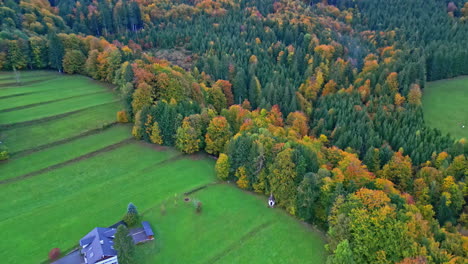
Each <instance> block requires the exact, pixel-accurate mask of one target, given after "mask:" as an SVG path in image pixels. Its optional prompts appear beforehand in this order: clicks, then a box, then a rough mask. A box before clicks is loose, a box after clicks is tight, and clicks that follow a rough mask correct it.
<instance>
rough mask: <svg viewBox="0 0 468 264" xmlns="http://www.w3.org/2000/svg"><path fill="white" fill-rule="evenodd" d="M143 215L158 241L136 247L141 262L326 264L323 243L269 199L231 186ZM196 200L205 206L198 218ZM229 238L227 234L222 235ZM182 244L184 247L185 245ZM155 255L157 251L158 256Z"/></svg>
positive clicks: (171, 202)
mask: <svg viewBox="0 0 468 264" xmlns="http://www.w3.org/2000/svg"><path fill="white" fill-rule="evenodd" d="M190 198H191V199H192V200H191V201H189V202H185V201H183V198H182V197H177V198H174V199H170V200H169V201H166V202H165V208H166V211H165V213H163V212H162V211H161V206H156V207H153V208H152V209H150V210H148V211H146V212H145V213H144V219H145V220H147V221H149V222H150V223H151V224H152V226H153V228H154V231H155V233H156V239H155V243H153V242H151V243H148V244H146V245H142V246H138V247H137V254H136V255H137V257H138V260H137V262H138V263H215V262H217V263H323V261H324V254H323V252H324V251H323V242H322V241H321V239H320V238H319V237H318V236H317V235H316V234H313V233H312V232H310V231H311V230H310V229H309V227H306V226H305V225H303V224H301V223H299V222H297V221H295V220H294V219H293V218H291V217H290V216H288V215H286V214H285V212H284V211H283V210H280V209H270V208H267V204H266V197H263V196H257V195H253V194H250V193H246V192H243V191H241V190H239V189H237V188H235V187H233V186H230V185H227V184H221V185H214V186H209V187H207V188H206V189H203V190H201V191H199V192H196V193H194V194H192V195H191V196H190ZM194 200H197V201H200V202H202V204H203V206H202V208H203V209H202V212H201V213H200V214H197V213H196V212H195V207H194V205H193V202H192V201H194ZM222 234H224V235H222ZM181 244H182V245H183V246H182V247H181V246H180V245H181ZM155 252H157V253H156V254H155Z"/></svg>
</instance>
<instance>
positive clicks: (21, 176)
mask: <svg viewBox="0 0 468 264" xmlns="http://www.w3.org/2000/svg"><path fill="white" fill-rule="evenodd" d="M132 140H133V139H124V140H122V141H120V142H119V143H115V144H112V145H109V146H107V147H104V148H101V149H98V150H95V151H92V152H89V153H86V154H84V155H82V156H79V157H76V158H74V159H71V160H67V161H65V162H62V163H58V164H54V165H51V166H49V167H46V168H43V169H40V170H37V171H33V172H30V173H26V174H23V175H20V176H17V177H13V178H7V179H4V180H0V184H8V183H11V182H17V181H21V180H24V179H26V178H29V177H33V176H36V175H39V174H41V173H45V172H47V171H50V170H54V169H58V168H62V167H65V166H67V165H70V164H73V163H76V162H79V161H82V160H85V159H89V158H92V157H94V156H97V155H99V154H101V153H105V152H108V151H111V150H113V149H116V148H119V147H121V146H123V145H126V144H128V143H130V142H131V141H132Z"/></svg>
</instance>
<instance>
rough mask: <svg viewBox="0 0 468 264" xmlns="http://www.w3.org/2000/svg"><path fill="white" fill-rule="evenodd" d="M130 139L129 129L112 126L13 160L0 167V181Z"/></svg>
mask: <svg viewBox="0 0 468 264" xmlns="http://www.w3.org/2000/svg"><path fill="white" fill-rule="evenodd" d="M130 137H131V134H130V128H129V127H128V126H114V127H110V128H108V129H106V130H104V131H102V132H101V133H98V134H94V135H89V136H87V137H84V138H79V139H76V140H73V141H71V142H68V143H66V144H62V145H58V146H54V147H51V148H47V149H44V150H42V151H38V152H34V153H31V154H29V155H25V156H23V157H20V158H13V159H11V160H7V161H5V162H4V164H2V165H1V171H2V173H1V174H0V180H4V179H8V178H14V177H18V176H21V175H24V174H27V173H31V172H34V171H37V170H41V169H44V168H47V167H49V166H52V165H56V164H59V163H62V162H66V161H68V160H71V159H73V158H77V157H80V156H82V155H85V154H87V153H89V152H93V151H97V150H99V149H102V148H105V147H107V146H110V145H113V144H116V143H118V142H121V141H122V140H125V139H127V138H130Z"/></svg>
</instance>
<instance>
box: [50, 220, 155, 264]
mask: <svg viewBox="0 0 468 264" xmlns="http://www.w3.org/2000/svg"><path fill="white" fill-rule="evenodd" d="M121 224H123V225H125V223H123V222H118V223H116V224H114V225H112V226H110V227H107V228H105V227H96V228H94V229H93V230H91V231H90V232H89V233H88V234H87V235H86V236H84V237H83V238H82V239H81V240H80V248H79V249H75V250H73V251H72V252H70V253H68V254H67V255H66V256H65V257H63V258H61V259H59V260H57V261H55V262H53V263H52V264H118V263H119V261H118V259H117V251H116V250H115V249H114V238H115V233H116V232H117V227H118V226H119V225H121ZM141 225H142V227H137V228H132V229H130V230H128V232H129V235H130V236H131V237H132V239H133V243H135V244H141V243H145V242H148V241H151V240H154V233H153V229H151V226H150V224H149V223H148V222H146V221H144V222H142V223H141Z"/></svg>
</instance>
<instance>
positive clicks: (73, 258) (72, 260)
mask: <svg viewBox="0 0 468 264" xmlns="http://www.w3.org/2000/svg"><path fill="white" fill-rule="evenodd" d="M83 263H84V261H83V258H82V257H81V254H80V251H79V250H78V249H77V250H75V251H73V252H72V253H70V254H68V255H66V256H65V257H63V258H61V259H59V260H57V261H55V262H52V264H83Z"/></svg>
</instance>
